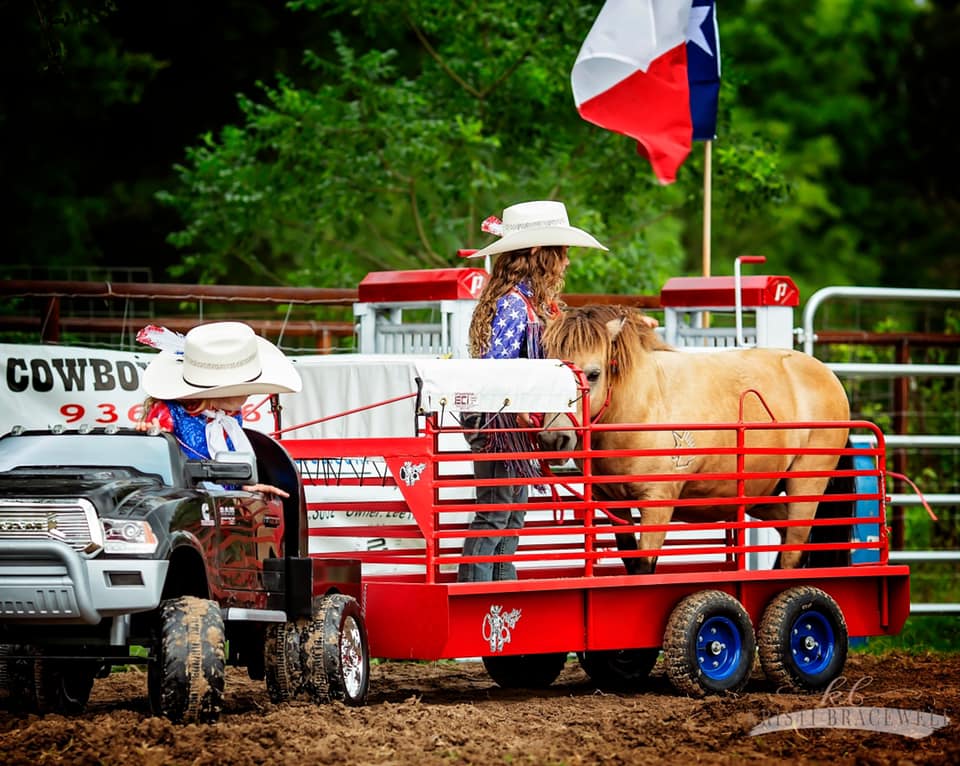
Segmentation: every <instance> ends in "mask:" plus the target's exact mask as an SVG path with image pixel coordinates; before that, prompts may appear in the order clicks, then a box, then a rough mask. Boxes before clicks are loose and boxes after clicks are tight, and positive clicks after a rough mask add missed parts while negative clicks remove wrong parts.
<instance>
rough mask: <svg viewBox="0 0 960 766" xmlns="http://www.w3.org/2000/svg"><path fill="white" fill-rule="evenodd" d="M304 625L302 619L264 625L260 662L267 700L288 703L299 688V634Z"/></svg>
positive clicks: (300, 671)
mask: <svg viewBox="0 0 960 766" xmlns="http://www.w3.org/2000/svg"><path fill="white" fill-rule="evenodd" d="M304 627H306V621H300V622H283V623H279V624H276V625H271V626H270V627H268V628H267V635H266V641H265V643H264V649H263V664H264V676H265V679H266V682H267V694H269V695H270V700H271V702H274V703H281V702H288V701H289V700H292V699H295V698H296V697H297V696H298V695H299V694H300V693H301V692H302V691H303V662H302V661H301V659H300V633H301V631H302V630H303V628H304Z"/></svg>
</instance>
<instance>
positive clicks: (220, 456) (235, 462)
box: [185, 452, 257, 484]
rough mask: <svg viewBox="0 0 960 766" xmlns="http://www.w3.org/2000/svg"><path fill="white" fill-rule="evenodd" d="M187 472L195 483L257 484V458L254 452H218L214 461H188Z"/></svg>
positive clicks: (188, 476)
mask: <svg viewBox="0 0 960 766" xmlns="http://www.w3.org/2000/svg"><path fill="white" fill-rule="evenodd" d="M185 470H186V473H187V478H188V479H190V480H191V481H192V482H194V483H196V482H200V481H212V482H216V483H218V484H256V483H257V458H256V456H255V455H254V454H253V453H252V452H217V453H216V454H215V455H214V456H213V460H188V461H187V463H186V469H185Z"/></svg>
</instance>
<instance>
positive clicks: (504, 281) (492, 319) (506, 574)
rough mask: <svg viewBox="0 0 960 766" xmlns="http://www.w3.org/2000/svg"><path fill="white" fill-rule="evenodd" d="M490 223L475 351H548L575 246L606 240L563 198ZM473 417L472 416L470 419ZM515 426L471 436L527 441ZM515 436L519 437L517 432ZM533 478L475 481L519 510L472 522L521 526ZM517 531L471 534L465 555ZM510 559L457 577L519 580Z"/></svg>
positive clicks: (503, 423)
mask: <svg viewBox="0 0 960 766" xmlns="http://www.w3.org/2000/svg"><path fill="white" fill-rule="evenodd" d="M481 228H483V230H484V231H487V232H490V233H491V234H496V235H498V236H499V237H500V238H499V239H498V240H496V241H495V242H493V243H492V244H490V245H487V247H485V248H483V249H481V250H478V251H477V252H476V253H473V254H472V255H471V256H470V257H471V258H482V257H485V256H487V255H494V254H499V255H498V257H497V258H496V259H495V260H494V262H493V267H492V268H491V270H490V280H489V281H488V282H487V285H486V287H484V289H483V292H482V293H481V294H480V298H479V300H478V301H477V306H476V308H475V309H474V312H473V319H472V320H471V323H470V354H471V356H473V357H478V358H483V359H516V358H519V357H526V358H530V359H538V358H541V357H542V356H543V347H542V345H541V343H540V331H541V329H542V327H543V325H544V324H545V323H546V322H547V320H548V319H549V318H550V317H551V316H552V315H553V314H556V313H559V311H560V307H559V298H560V292H561V290H562V289H563V278H564V274H565V272H566V269H567V265H568V264H569V263H570V259H569V258H568V257H567V250H568V248H570V247H574V246H577V247H591V248H597V249H600V250H606V249H607V248H606V247H604V246H603V245H602V244H600V243H599V242H598V241H597V240H596V239H595V238H594V237H593V236H591V235H590V234H588V233H587V232H585V231H583V230H582V229H577V228H575V227H573V226H571V225H570V222H569V220H568V218H567V209H566V207H565V206H564V204H563V203H562V202H554V201H538V202H521V203H519V204H517V205H512V206H510V207H508V208H506V209H505V210H504V211H503V220H502V222H501V221H499V220H497V219H496V218H488V219H487V220H486V221H484V222H483V226H482V227H481ZM468 422H469V421H468ZM518 424H519V425H523V426H528V425H530V422H529V420H528V419H526V418H523V417H522V416H521V417H518V418H514V417H513V416H510V417H506V416H502V415H496V414H488V415H481V416H479V417H474V418H473V419H472V422H470V425H471V427H483V426H493V427H506V428H510V427H515V426H516V425H518ZM517 436H518V435H517V434H515V433H514V434H511V433H493V434H491V435H489V436H488V435H480V436H479V437H478V438H471V442H472V444H471V446H472V447H473V449H474V450H475V451H489V452H504V451H520V450H524V449H529V445H523V444H521V443H519V440H518V439H517V438H516V437H517ZM510 437H513V438H512V439H511V438H510ZM538 469H539V466H538V465H537V464H535V463H531V462H530V461H499V460H498V461H486V460H485V461H477V462H475V463H474V473H475V475H476V477H477V478H478V479H492V478H498V479H502V478H515V477H516V476H519V475H525V476H531V475H538ZM527 494H528V487H527V485H516V486H509V485H498V486H480V487H477V502H478V503H510V504H514V505H516V506H518V507H517V509H516V510H514V511H478V512H477V513H476V514H475V516H474V518H473V520H472V521H471V522H470V529H484V530H503V529H519V528H520V527H522V526H523V520H524V515H525V511H524V509H523V507H522V506H523V505H524V504H525V503H526V502H527ZM518 542H519V538H518V537H516V536H509V537H468V538H467V539H466V541H465V543H464V547H463V555H464V556H504V555H512V554H513V553H515V552H516V550H517V544H518ZM516 577H517V573H516V569H515V567H514V565H513V564H512V563H511V562H508V561H507V562H496V563H491V562H480V563H469V564H461V565H460V568H459V571H458V573H457V579H458V580H459V581H461V582H479V581H486V580H514V579H516Z"/></svg>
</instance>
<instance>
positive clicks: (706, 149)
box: [703, 141, 713, 343]
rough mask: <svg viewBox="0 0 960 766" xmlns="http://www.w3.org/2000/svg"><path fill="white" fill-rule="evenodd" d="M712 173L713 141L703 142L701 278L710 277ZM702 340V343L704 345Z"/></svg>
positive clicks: (705, 321)
mask: <svg viewBox="0 0 960 766" xmlns="http://www.w3.org/2000/svg"><path fill="white" fill-rule="evenodd" d="M712 173H713V141H704V142H703V276H705V277H709V276H710V207H711V204H710V203H711V200H710V189H711V175H712ZM703 326H704V328H706V327H709V326H710V312H709V311H704V312H703ZM706 342H707V341H706V338H704V343H706Z"/></svg>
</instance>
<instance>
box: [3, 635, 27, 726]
mask: <svg viewBox="0 0 960 766" xmlns="http://www.w3.org/2000/svg"><path fill="white" fill-rule="evenodd" d="M26 651H27V648H26V647H24V646H21V645H19V644H16V645H15V644H2V645H0V702H2V704H3V706H4V707H6V708H7V709H8V710H10V711H13V712H31V713H35V712H36V696H35V694H34V691H33V690H34V683H33V660H32V659H22V658H19V657H18V658H17V659H11V658H10V655H23V654H24V653H25V652H26Z"/></svg>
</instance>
